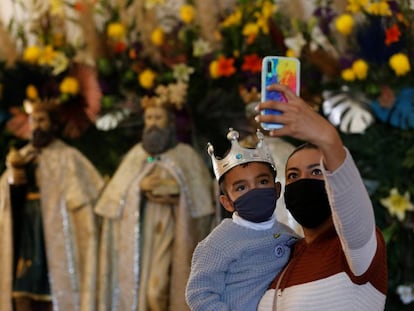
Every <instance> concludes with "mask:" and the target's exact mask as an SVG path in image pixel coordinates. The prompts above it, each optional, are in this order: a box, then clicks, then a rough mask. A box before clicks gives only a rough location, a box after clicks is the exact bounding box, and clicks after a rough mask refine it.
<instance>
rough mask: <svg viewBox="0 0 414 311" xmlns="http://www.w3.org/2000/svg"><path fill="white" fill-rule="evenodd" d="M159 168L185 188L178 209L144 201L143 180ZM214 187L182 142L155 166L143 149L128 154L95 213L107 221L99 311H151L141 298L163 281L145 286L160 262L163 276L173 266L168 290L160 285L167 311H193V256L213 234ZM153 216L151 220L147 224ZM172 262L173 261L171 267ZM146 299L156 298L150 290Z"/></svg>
mask: <svg viewBox="0 0 414 311" xmlns="http://www.w3.org/2000/svg"><path fill="white" fill-rule="evenodd" d="M154 166H159V167H160V168H162V169H163V170H166V171H167V172H168V175H169V176H171V177H173V178H174V179H175V180H176V181H177V183H178V186H179V189H180V195H179V200H178V204H176V205H173V206H172V205H170V204H159V203H148V202H147V201H144V199H143V194H142V193H141V190H140V186H139V185H140V181H141V180H142V178H143V177H144V176H146V175H147V174H149V173H150V172H151V171H152V170H153V168H154ZM212 184H213V183H212V178H211V175H210V173H209V171H208V169H207V166H206V165H205V163H204V162H203V160H202V158H201V157H200V156H199V155H198V154H197V153H196V151H195V150H194V149H193V148H192V147H190V146H189V145H186V144H182V143H179V144H178V145H177V146H175V147H174V148H172V149H170V150H168V151H167V152H166V153H164V154H162V155H160V156H159V157H158V159H156V160H155V161H152V159H150V161H149V154H148V153H147V152H146V151H145V150H144V149H143V148H142V145H141V144H137V145H135V146H134V147H133V148H132V149H131V150H130V151H129V152H128V153H127V154H126V156H125V158H124V160H123V162H122V163H121V164H120V166H119V168H118V169H117V171H116V172H115V174H114V176H113V177H112V179H111V181H110V182H109V183H108V186H107V187H106V188H105V190H104V192H103V194H102V196H101V197H100V199H99V201H98V203H97V205H96V212H97V213H98V214H99V215H101V216H103V218H104V220H103V227H102V237H101V249H100V272H99V281H98V284H99V287H100V288H99V297H98V304H99V310H101V311H104V310H105V311H106V310H111V311H128V310H131V311H136V310H139V311H147V310H150V309H149V306H148V305H149V304H150V303H151V302H150V300H149V299H146V301H142V300H143V299H144V298H142V297H143V294H142V293H143V291H144V292H145V289H149V290H153V289H156V288H157V287H158V285H159V284H158V282H156V283H157V284H155V285H154V284H146V282H145V278H147V274H148V273H149V271H148V269H152V270H155V269H157V267H155V266H153V265H154V262H153V261H155V260H157V261H158V262H162V267H159V268H160V269H159V272H160V273H161V270H164V271H168V269H167V267H168V266H169V267H170V279H169V280H165V279H163V278H162V277H160V278H161V280H160V281H161V282H163V283H164V284H165V283H167V284H168V288H167V289H166V290H165V289H164V288H163V286H161V290H162V291H163V292H164V293H165V294H166V295H167V297H166V298H159V299H162V300H164V299H165V301H167V307H166V308H167V309H165V310H169V311H184V310H188V307H187V306H186V303H185V296H184V292H185V286H186V283H187V279H188V275H189V272H190V265H191V257H192V252H193V250H194V248H195V246H196V244H197V242H198V241H199V240H201V239H202V238H203V237H204V236H205V235H206V234H207V233H208V232H209V231H210V229H211V223H210V222H209V221H208V220H211V219H213V213H214V204H213V192H212ZM162 210H165V213H162ZM148 211H150V212H151V215H150V216H151V219H152V221H150V222H149V223H145V221H144V219H145V218H147V220H148V216H149V215H148ZM145 213H147V214H145ZM143 214H144V215H143ZM154 219H155V221H154ZM204 221H205V223H203V222H204ZM158 224H160V226H158ZM150 226H152V229H151V227H150ZM157 232H158V233H157ZM163 238H164V239H163ZM148 241H153V243H158V245H159V248H166V249H167V250H162V249H151V248H152V246H153V245H152V244H150V243H152V242H148ZM143 244H145V245H143ZM148 252H150V254H153V256H152V257H151V256H149V257H151V258H147V257H148V256H147V255H148ZM168 258H171V261H170V262H168V260H167V259H168ZM143 265H146V267H145V268H144V267H143ZM156 278H157V276H155V280H156ZM153 280H154V279H153ZM140 291H141V299H139V293H140ZM146 294H147V295H148V294H150V295H151V293H150V292H148V291H146ZM157 294H159V293H155V295H157ZM161 296H162V295H161ZM164 296H165V295H164Z"/></svg>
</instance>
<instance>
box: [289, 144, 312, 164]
mask: <svg viewBox="0 0 414 311" xmlns="http://www.w3.org/2000/svg"><path fill="white" fill-rule="evenodd" d="M304 149H317V150H318V149H319V148H318V146H316V145H314V144H312V143H308V142H306V143H304V144H301V145H299V146H297V147H296V148H295V149H293V151H292V152H291V153H290V155H289V157H288V158H287V160H289V159H290V158H291V157H292V156H293V155H294V154H295V153H296V152H298V151H300V150H304ZM287 160H286V161H287Z"/></svg>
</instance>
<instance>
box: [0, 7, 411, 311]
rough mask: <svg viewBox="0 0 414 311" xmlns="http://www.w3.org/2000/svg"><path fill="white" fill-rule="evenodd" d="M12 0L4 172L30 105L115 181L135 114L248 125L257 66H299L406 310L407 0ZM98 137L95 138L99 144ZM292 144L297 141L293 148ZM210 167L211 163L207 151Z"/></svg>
mask: <svg viewBox="0 0 414 311" xmlns="http://www.w3.org/2000/svg"><path fill="white" fill-rule="evenodd" d="M227 2H228V4H223V3H221V2H220V3H221V4H220V5H217V3H216V2H214V3H215V4H216V5H212V4H211V3H210V1H207V0H198V1H196V0H194V1H167V0H164V1H163V0H146V1H144V0H118V1H109V0H79V1H75V0H73V1H59V0H51V1H43V0H30V1H24V2H21V1H15V6H20V9H21V10H23V11H24V12H26V13H27V15H28V16H27V17H26V18H25V19H24V20H18V19H17V18H16V19H14V18H12V19H11V20H10V22H8V23H7V24H6V23H4V22H2V23H0V127H1V134H0V135H1V142H0V147H1V164H0V167H1V169H2V170H3V169H4V158H5V156H6V154H7V152H8V150H9V148H10V147H11V146H12V145H21V144H24V143H25V142H26V141H27V139H28V135H29V131H28V124H27V114H26V113H25V111H24V103H25V102H26V101H35V100H39V99H46V98H57V99H59V100H60V103H61V107H62V111H64V114H63V116H64V120H63V121H64V127H63V138H64V139H65V140H67V141H68V142H69V143H71V144H73V145H75V146H77V147H78V148H80V149H81V150H82V151H83V152H84V153H85V154H86V155H87V156H89V157H90V158H91V160H92V161H93V162H94V163H95V164H96V166H97V167H98V168H99V169H100V170H101V171H102V172H103V173H104V174H106V175H108V176H110V175H111V173H112V172H113V171H114V170H115V168H116V167H117V165H118V163H119V161H120V158H121V157H122V155H123V154H124V153H125V152H126V151H127V150H128V149H129V148H130V147H131V146H132V144H133V143H135V142H137V141H138V140H139V139H140V132H141V130H142V119H141V115H142V106H143V105H145V102H146V101H148V100H160V101H162V100H165V99H168V100H170V101H171V102H172V103H174V104H175V106H176V108H177V109H176V125H177V131H178V135H179V139H180V140H181V141H184V142H187V143H190V144H192V145H193V146H194V148H196V149H197V150H199V151H200V154H201V155H202V156H204V157H206V152H205V145H206V143H207V141H211V142H212V143H213V144H214V145H215V146H217V147H216V148H217V150H218V151H219V152H220V151H222V152H223V151H224V150H225V148H226V146H227V145H226V141H225V138H224V137H225V133H226V132H227V129H228V127H235V128H238V129H240V130H241V132H243V133H244V134H248V133H249V131H250V130H251V128H250V127H249V121H250V120H248V118H247V117H246V107H249V104H250V103H254V102H257V101H258V100H259V98H260V71H261V60H262V58H263V57H264V56H266V55H282V56H284V55H287V56H292V57H297V58H299V59H300V61H301V95H302V97H304V98H305V99H306V100H307V101H308V102H309V103H310V104H311V105H312V106H313V107H314V108H315V109H316V110H317V111H319V112H320V113H321V114H322V115H324V116H325V117H326V118H327V119H328V120H329V121H330V122H332V123H333V124H334V125H335V126H336V127H337V128H338V130H339V131H340V133H341V135H342V137H343V139H344V141H345V143H346V145H347V146H348V148H349V149H350V150H351V152H352V154H353V155H354V158H355V160H356V161H357V164H358V166H359V168H360V170H361V173H362V176H363V178H364V180H365V182H366V186H367V188H368V190H369V192H370V195H371V198H372V201H373V204H374V208H375V213H376V217H377V223H378V225H379V227H380V228H381V229H382V231H383V233H384V236H385V239H386V242H387V247H388V263H389V293H388V300H387V310H412V309H413V307H414V260H413V258H414V246H413V245H414V204H413V202H414V199H413V196H414V178H413V176H414V75H413V71H412V66H414V63H413V61H412V60H413V59H414V44H413V43H414V42H413V41H414V23H413V19H414V1H405V0H401V1H385V0H376V1H374V0H348V1H344V2H346V6H345V9H344V10H341V11H337V9H336V6H335V5H334V2H333V1H329V0H325V1H323V0H319V1H313V4H314V11H313V13H312V15H311V16H310V18H308V19H306V20H303V19H298V18H292V17H290V16H287V14H286V13H285V12H284V10H283V9H282V8H283V7H284V0H279V1H270V0H257V1H247V0H245V1H242V0H239V1H233V2H232V1H227ZM97 142H99V144H97ZM293 143H295V142H293ZM206 162H207V163H208V158H207V157H206Z"/></svg>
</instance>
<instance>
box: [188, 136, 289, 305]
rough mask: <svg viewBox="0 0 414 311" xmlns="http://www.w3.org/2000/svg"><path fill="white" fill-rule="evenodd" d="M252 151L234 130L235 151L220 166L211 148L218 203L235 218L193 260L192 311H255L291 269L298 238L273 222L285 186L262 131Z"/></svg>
mask: <svg viewBox="0 0 414 311" xmlns="http://www.w3.org/2000/svg"><path fill="white" fill-rule="evenodd" d="M257 136H258V138H259V143H258V144H257V146H256V148H254V149H247V148H242V147H241V146H240V145H239V143H238V138H239V133H238V132H237V131H234V130H233V129H230V131H229V133H228V134H227V139H228V140H230V141H231V149H230V151H229V152H228V154H227V155H226V156H225V157H224V158H223V159H221V160H219V159H217V158H216V157H215V155H214V148H213V146H212V145H211V144H209V145H208V152H209V154H210V156H211V159H212V164H213V169H214V174H215V176H216V179H217V181H218V183H219V186H220V189H221V191H222V193H223V194H222V195H220V202H221V204H222V205H223V207H224V208H225V209H226V210H227V211H229V212H232V213H233V214H232V219H224V220H223V221H222V222H221V224H219V225H218V226H217V227H216V228H215V229H214V230H213V231H212V232H211V233H210V234H209V235H208V237H207V238H205V239H204V240H203V241H201V242H200V243H199V244H198V245H197V247H196V249H195V251H194V254H193V259H192V265H191V273H190V277H189V280H188V283H187V289H186V301H187V303H188V305H189V307H190V309H191V310H196V311H202V310H214V311H216V310H233V311H235V310H243V311H249V310H256V308H257V305H258V302H259V300H260V298H261V296H262V295H263V294H264V292H265V290H266V289H267V287H268V285H269V283H270V282H271V280H272V277H273V276H274V275H275V274H277V273H278V272H279V271H280V270H281V269H282V268H283V267H284V266H285V264H286V263H287V261H288V259H289V256H290V250H291V247H292V245H293V244H294V242H296V240H297V236H296V235H295V233H294V231H293V230H292V229H290V228H288V227H287V226H285V225H283V224H281V223H280V222H278V221H277V220H276V218H275V217H274V210H275V207H276V201H277V199H278V198H279V195H280V188H281V185H280V183H279V182H276V181H275V179H276V169H275V166H274V162H273V159H272V157H271V155H270V152H269V150H268V148H267V146H266V144H265V143H264V141H263V138H264V136H263V134H262V133H261V132H260V131H258V132H257Z"/></svg>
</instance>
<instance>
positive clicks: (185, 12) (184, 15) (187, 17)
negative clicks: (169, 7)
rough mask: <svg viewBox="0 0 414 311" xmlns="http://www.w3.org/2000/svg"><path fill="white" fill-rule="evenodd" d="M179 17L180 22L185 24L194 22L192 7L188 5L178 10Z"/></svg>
mask: <svg viewBox="0 0 414 311" xmlns="http://www.w3.org/2000/svg"><path fill="white" fill-rule="evenodd" d="M180 16H181V20H182V21H183V22H184V23H185V24H190V23H191V22H192V21H193V20H194V16H195V10H194V7H193V6H192V5H189V4H187V5H183V6H182V7H181V8H180Z"/></svg>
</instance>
